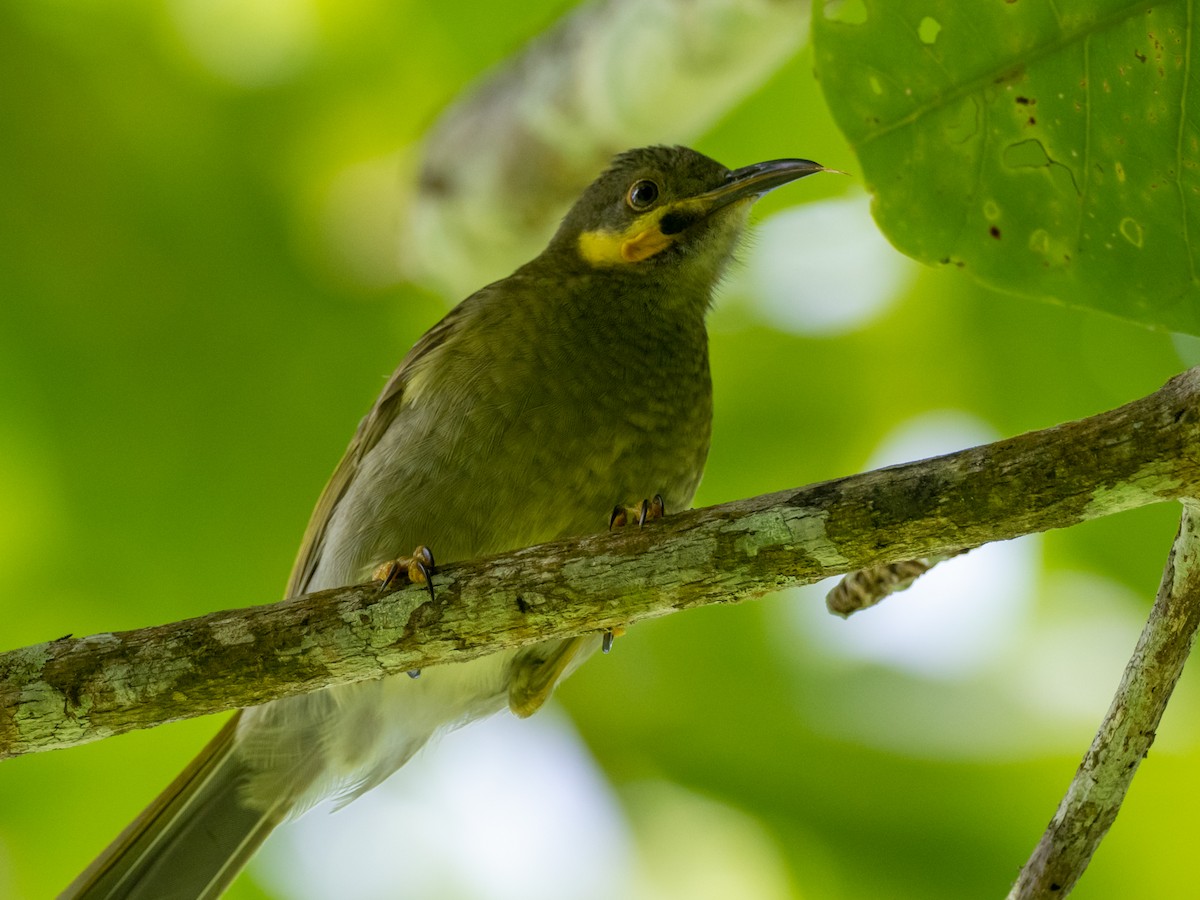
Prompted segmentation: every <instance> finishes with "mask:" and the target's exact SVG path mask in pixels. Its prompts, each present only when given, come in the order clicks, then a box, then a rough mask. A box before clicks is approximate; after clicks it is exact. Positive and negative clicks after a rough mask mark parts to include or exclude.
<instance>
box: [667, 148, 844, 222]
mask: <svg viewBox="0 0 1200 900" xmlns="http://www.w3.org/2000/svg"><path fill="white" fill-rule="evenodd" d="M836 171H837V170H836V169H826V168H825V167H824V166H823V165H821V164H820V163H815V162H813V161H812V160H811V159H773V160H771V161H770V162H761V163H755V164H754V165H752V166H745V167H743V168H741V169H734V170H733V171H732V172H730V173H729V174H728V175H726V176H725V183H724V184H723V185H721V186H720V187H718V188H713V189H712V190H711V191H705V192H704V193H703V194H697V195H696V196H694V197H686V198H684V199H682V200H677V201H676V202H675V203H673V204H671V206H670V207H669V208H668V211H667V212H666V214H665V215H663V217H662V218H661V219H660V221H659V228H660V229H661V230H662V233H663V234H668V235H669V234H678V233H679V232H681V231H683V230H684V229H685V228H688V227H689V226H691V225H693V224H695V223H696V222H698V221H700V220H701V219H703V218H704V217H705V216H708V215H711V214H712V213H714V212H716V211H717V210H719V209H722V208H724V207H726V206H729V205H730V204H731V203H736V202H737V201H739V200H755V199H757V198H759V197H761V196H762V195H763V194H765V193H767V191H771V190H774V189H775V188H777V187H779V186H780V185H783V184H787V183H788V182H789V181H795V180H796V179H797V178H803V177H804V176H805V175H812V174H813V173H814V172H836Z"/></svg>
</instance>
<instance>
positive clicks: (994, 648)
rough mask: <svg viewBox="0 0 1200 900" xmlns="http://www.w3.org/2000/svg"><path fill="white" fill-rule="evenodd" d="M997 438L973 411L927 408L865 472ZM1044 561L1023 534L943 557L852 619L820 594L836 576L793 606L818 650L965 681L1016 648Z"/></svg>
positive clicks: (796, 622)
mask: <svg viewBox="0 0 1200 900" xmlns="http://www.w3.org/2000/svg"><path fill="white" fill-rule="evenodd" d="M996 437H997V436H996V434H995V432H994V430H993V429H992V428H991V427H990V426H988V425H987V424H986V423H984V422H983V421H981V420H980V419H978V418H976V417H974V416H972V415H970V414H968V413H965V412H959V411H955V410H944V411H935V412H929V413H925V414H923V415H921V416H918V417H917V418H915V419H911V420H910V421H908V422H906V423H904V424H903V425H901V426H900V428H898V429H897V430H896V431H895V432H893V433H892V434H891V435H890V436H888V437H887V438H886V439H885V440H884V441H883V442H882V443H881V444H880V446H879V448H878V449H877V450H876V451H875V453H874V454H873V455H872V457H871V459H870V460H869V461H868V463H867V465H866V468H868V469H876V468H879V467H881V466H886V465H892V464H894V463H899V462H907V461H911V460H918V459H925V458H927V457H930V456H936V455H937V454H939V453H947V452H951V451H954V450H961V449H963V448H966V447H973V446H976V445H979V444H984V443H987V442H989V441H993V440H995V439H996ZM1038 565H1039V548H1038V539H1037V538H1021V539H1019V540H1015V541H1005V542H1003V543H996V544H988V545H986V546H984V547H980V548H978V549H976V550H972V551H971V552H970V553H967V554H965V555H963V556H959V557H955V558H954V559H951V560H948V561H946V562H944V563H941V564H940V565H938V566H937V567H936V568H934V569H933V570H932V571H930V572H929V573H928V574H927V575H924V576H922V577H921V578H919V579H917V581H916V583H915V584H914V585H913V586H912V587H911V588H909V589H908V590H906V591H904V592H902V593H900V594H896V595H895V596H893V597H891V598H889V599H888V600H886V601H885V602H884V603H881V604H880V605H879V606H877V607H873V608H871V609H868V610H865V611H863V612H860V613H857V614H856V615H854V616H852V617H851V618H850V619H849V620H848V621H843V620H841V619H839V618H837V617H835V616H831V615H829V613H828V612H826V610H825V604H824V600H823V598H824V595H825V593H826V592H827V591H828V590H829V589H830V588H832V587H833V585H834V584H835V583H836V582H835V581H834V580H829V581H826V582H822V583H820V584H818V585H813V586H812V587H811V588H809V589H807V591H806V592H805V594H806V595H805V597H804V598H803V599H798V601H797V602H796V603H793V604H789V609H791V610H792V614H793V616H794V626H795V627H796V628H798V629H800V630H801V631H802V632H803V634H804V635H805V636H806V638H807V639H808V640H810V641H811V642H812V643H813V644H814V645H815V646H816V647H818V648H820V650H821V652H824V653H828V654H832V655H835V656H840V657H844V658H848V659H854V660H860V661H869V662H875V663H880V664H883V665H888V666H892V667H895V668H898V669H903V670H906V671H908V672H912V673H914V674H918V675H921V676H924V677H930V678H959V677H962V676H964V675H966V674H969V673H971V672H975V671H978V670H980V669H982V668H985V667H987V666H989V665H991V664H992V663H993V662H994V661H995V660H996V659H997V658H999V657H1000V656H1001V655H1002V654H1004V653H1006V652H1007V651H1008V650H1009V649H1010V648H1011V646H1012V644H1013V642H1014V641H1015V640H1016V639H1017V637H1018V635H1019V634H1020V632H1021V630H1022V627H1023V625H1024V623H1025V622H1026V620H1027V619H1028V617H1029V613H1030V608H1031V598H1032V596H1033V594H1034V590H1035V587H1036V575H1037V570H1038ZM809 592H812V593H816V594H818V595H819V597H820V598H821V599H816V598H814V597H813V596H812V593H809Z"/></svg>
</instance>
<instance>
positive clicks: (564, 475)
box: [65, 147, 821, 900]
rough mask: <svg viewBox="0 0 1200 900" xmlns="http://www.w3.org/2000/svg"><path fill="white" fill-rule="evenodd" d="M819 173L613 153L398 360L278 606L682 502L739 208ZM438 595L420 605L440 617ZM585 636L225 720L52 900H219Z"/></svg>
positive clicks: (530, 705)
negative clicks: (331, 803) (520, 253)
mask: <svg viewBox="0 0 1200 900" xmlns="http://www.w3.org/2000/svg"><path fill="white" fill-rule="evenodd" d="M820 170H821V167H820V166H818V165H817V164H816V163H812V162H809V161H807V160H777V161H775V162H772V163H763V164H760V165H757V166H749V167H747V168H745V169H739V170H736V171H733V172H731V171H730V170H728V169H726V168H725V167H724V166H722V165H720V164H719V163H717V162H714V161H713V160H711V159H709V158H707V157H705V156H702V155H701V154H699V153H696V152H695V151H692V150H688V149H687V148H683V147H674V148H666V147H650V148H645V149H641V150H633V151H629V152H627V153H624V154H622V155H620V156H618V157H617V158H616V159H615V160H614V162H613V163H612V166H611V167H610V168H609V169H608V170H607V171H606V172H605V173H604V174H602V175H601V176H600V177H599V178H598V179H597V180H596V181H595V182H594V183H593V184H592V185H591V186H590V187H588V188H587V189H586V191H584V193H583V195H582V197H580V199H579V200H578V202H577V203H576V204H575V206H574V207H573V208H572V209H571V210H570V212H568V213H567V215H566V217H565V218H564V220H563V223H562V226H561V227H560V228H559V230H558V232H557V233H556V234H555V236H554V237H553V239H552V240H551V241H550V243H549V245H548V246H547V248H546V250H545V251H544V252H543V253H542V254H541V255H540V256H538V257H537V258H536V259H534V260H532V261H531V262H529V263H527V264H526V265H524V266H522V267H521V268H520V269H518V270H517V271H516V272H514V273H513V274H512V275H511V276H509V277H508V278H505V279H503V280H502V281H498V282H495V283H494V284H491V285H489V286H487V287H485V288H483V289H482V290H480V291H478V292H477V293H475V294H473V295H472V296H470V297H468V298H467V299H466V300H464V301H463V302H462V303H460V304H459V305H458V306H457V307H455V308H454V309H453V310H452V311H451V312H450V313H449V314H448V315H447V316H446V317H445V318H444V319H443V320H442V321H441V322H439V323H438V324H437V325H435V326H434V327H433V328H432V329H430V330H429V332H427V333H426V334H425V336H424V337H422V338H421V340H420V341H418V343H417V344H416V346H414V347H413V348H412V350H410V351H409V353H408V355H407V356H406V357H405V358H404V360H403V361H402V362H401V364H400V367H399V368H398V369H397V371H396V373H395V374H394V375H393V376H392V378H391V380H390V381H389V382H388V384H387V386H386V387H385V388H384V391H383V393H382V395H381V396H380V397H379V399H378V400H377V401H376V403H375V405H374V407H373V408H372V409H371V411H370V413H368V415H367V417H366V418H365V419H364V420H363V422H362V424H361V425H360V426H359V429H358V432H357V433H356V434H355V436H354V439H353V441H352V442H351V444H350V447H349V449H348V450H347V451H346V455H345V457H344V458H343V459H342V461H341V463H340V464H339V465H338V467H337V469H336V470H335V472H334V474H333V477H332V478H331V479H330V482H329V485H328V486H327V487H326V489H325V492H324V493H323V494H322V496H321V499H320V500H319V502H318V504H317V508H316V510H315V512H314V513H313V517H312V520H311V522H310V524H309V527H308V531H307V532H306V533H305V536H304V541H303V543H302V545H301V548H300V553H299V556H298V558H297V560H296V565H295V568H294V570H293V573H292V577H291V580H290V582H289V584H288V589H287V594H288V596H294V595H297V594H302V593H306V592H309V591H314V590H319V589H322V588H329V587H335V586H338V585H343V584H349V583H353V582H358V581H362V580H363V579H365V578H367V577H369V576H370V574H371V573H372V572H373V571H374V570H375V569H376V568H377V567H378V566H380V565H381V564H383V563H386V562H387V561H388V560H391V559H395V558H397V557H400V556H402V555H404V554H407V553H409V552H411V551H412V549H413V548H414V547H416V546H417V545H425V546H428V547H429V548H431V549H432V550H433V551H434V553H435V554H436V556H437V559H438V560H440V561H443V562H448V561H453V560H462V559H470V558H474V557H478V556H482V555H486V554H491V553H498V552H501V551H504V550H510V549H514V548H517V547H522V546H527V545H530V544H535V543H539V542H542V541H548V540H552V539H554V538H559V537H563V536H567V535H577V534H584V533H588V532H595V531H599V530H602V529H603V528H604V527H605V525H606V524H607V522H608V515H609V513H610V511H611V510H612V509H613V507H614V505H623V506H632V505H635V504H638V503H640V502H641V501H642V500H643V499H645V498H650V497H654V496H655V495H656V494H661V495H662V497H663V499H664V501H665V506H666V509H667V510H668V511H670V510H679V509H683V508H685V507H687V506H688V505H689V504H690V502H691V499H692V495H693V493H694V492H695V490H696V486H697V484H698V483H699V481H700V475H701V471H702V469H703V466H704V459H705V456H706V454H707V452H708V445H709V435H710V430H711V418H712V392H711V386H710V381H709V371H708V339H707V335H706V332H705V325H704V317H705V313H706V312H707V310H708V308H709V305H710V303H711V300H712V291H713V288H714V286H715V285H716V283H717V281H718V280H719V278H720V276H721V272H722V270H723V269H724V267H725V265H726V263H727V262H728V261H729V258H730V256H731V254H732V252H733V249H734V247H735V244H736V242H737V238H738V235H739V233H740V231H741V229H742V226H743V225H744V223H745V219H746V215H747V212H748V209H749V206H750V204H751V203H752V202H753V200H754V199H756V198H757V197H758V196H760V195H761V194H763V193H765V192H766V191H767V190H770V189H771V188H773V187H776V186H778V185H780V184H783V183H785V182H787V181H791V180H794V179H796V178H800V177H802V176H804V175H808V174H811V173H812V172H816V171H820ZM434 602H436V599H435V601H434ZM598 644H599V638H598V637H587V638H580V639H575V640H571V641H560V642H551V643H548V644H542V645H537V646H535V647H532V648H528V649H526V650H522V651H520V652H504V653H498V654H495V655H492V656H488V657H485V658H483V659H479V660H476V661H473V662H470V663H465V664H459V665H452V666H440V667H435V668H431V669H429V670H427V671H425V672H424V673H421V675H420V677H419V678H409V677H405V676H396V677H391V678H385V679H381V680H379V681H374V682H368V683H363V684H355V685H347V686H343V687H338V688H332V689H329V690H325V691H318V692H316V693H313V694H309V695H306V696H301V697H293V698H289V699H285V700H279V701H275V702H273V703H269V704H266V705H265V706H261V707H256V708H253V709H248V710H243V711H242V712H241V713H240V714H239V715H238V716H236V717H235V718H234V720H233V721H232V722H231V723H230V724H229V725H228V726H226V728H224V729H223V730H222V731H221V733H220V734H219V735H218V736H217V738H216V739H214V741H213V742H212V743H211V744H210V745H209V746H208V748H206V750H205V751H204V753H202V754H201V756H200V757H199V758H198V759H197V760H196V761H195V762H194V763H193V764H192V766H191V767H189V769H188V770H187V771H185V772H184V773H183V774H182V775H181V776H180V778H179V779H177V780H176V782H175V783H174V784H172V785H171V787H170V788H168V789H167V791H165V792H164V793H163V794H162V795H161V796H160V797H159V798H158V799H157V800H156V801H155V802H154V803H153V804H152V805H151V806H150V807H149V808H148V809H147V810H146V811H145V812H144V813H143V814H142V815H141V816H140V817H139V818H138V819H137V820H136V821H135V822H134V823H133V824H132V825H131V826H130V827H129V828H128V829H126V831H125V832H124V833H123V834H122V835H121V836H120V837H119V838H118V839H117V840H116V841H115V842H114V843H113V845H111V846H110V847H109V848H108V849H107V850H106V851H105V852H104V854H102V855H101V857H100V858H98V859H97V860H96V862H95V863H93V864H92V866H91V867H90V868H89V869H88V871H87V872H85V873H83V875H81V876H80V877H79V878H78V879H77V880H76V882H75V883H74V884H73V885H72V886H71V887H70V888H69V889H68V891H67V894H66V895H65V896H70V897H89V898H93V897H106V898H118V897H120V898H156V900H163V898H173V897H174V898H181V900H183V898H187V900H190V898H198V897H216V896H218V895H219V894H220V893H221V891H222V890H223V889H224V888H225V887H226V886H227V885H228V884H229V882H230V881H231V880H232V879H233V877H234V876H235V875H236V874H237V872H238V870H239V869H240V868H241V866H242V865H244V864H245V862H246V860H247V859H248V858H249V857H250V856H251V855H252V854H253V852H254V850H255V848H256V847H257V846H258V845H259V844H260V843H261V842H262V840H263V839H264V838H265V837H266V835H267V834H268V833H269V832H270V831H271V829H272V828H273V827H274V826H275V825H276V824H278V823H279V822H280V821H282V820H283V819H284V818H286V817H287V816H289V815H296V814H298V813H299V812H302V811H303V810H305V809H307V808H308V807H309V806H311V805H312V804H314V803H316V802H317V801H319V800H321V799H323V798H325V797H329V796H335V797H341V798H343V799H345V800H349V799H351V798H353V797H355V796H357V795H358V794H360V793H361V792H362V791H365V790H367V789H369V788H371V787H373V786H375V785H376V784H378V783H379V782H381V781H382V780H383V779H385V778H387V776H388V775H390V774H391V773H392V772H394V771H395V770H396V769H397V768H399V767H400V766H401V765H403V764H404V762H405V761H407V760H408V758H409V757H410V756H411V755H412V754H413V753H414V752H416V750H418V749H419V748H420V747H421V745H422V744H424V743H425V741H426V740H428V738H429V737H430V736H431V735H432V734H434V733H435V732H436V731H438V730H439V729H442V728H446V727H452V726H455V725H458V724H461V723H462V722H465V721H468V720H470V719H474V718H479V717H481V716H485V715H489V714H491V713H493V712H496V711H498V710H500V709H503V708H504V707H505V706H511V707H512V709H513V710H514V711H516V712H518V713H519V714H522V715H527V714H529V713H531V712H533V711H534V710H536V709H537V708H538V706H540V705H541V703H542V702H544V701H545V699H546V698H547V697H548V696H549V694H550V692H551V690H552V689H553V687H554V684H555V683H556V681H558V680H559V679H560V678H561V677H562V676H563V675H565V674H566V673H568V672H569V671H570V669H571V668H573V667H574V666H575V665H577V664H578V663H579V662H580V661H582V659H584V658H585V657H586V656H587V655H588V654H589V653H590V652H592V651H593V650H594V649H595V647H596V646H598Z"/></svg>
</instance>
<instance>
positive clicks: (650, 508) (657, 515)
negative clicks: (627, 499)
mask: <svg viewBox="0 0 1200 900" xmlns="http://www.w3.org/2000/svg"><path fill="white" fill-rule="evenodd" d="M666 514H667V504H666V501H665V500H663V496H662V494H655V495H654V498H653V499H652V500H643V501H642V502H641V503H639V504H638V505H637V506H614V507H613V511H612V515H610V516H609V517H608V530H609V531H612V530H613V529H614V528H624V527H625V526H626V525H628V524H629V523H630V522H637V523H638V528H641V527H642V526H643V525H645V524H646V523H647V522H652V521H654V520H655V519H661V518H662V517H663V516H665V515H666ZM624 633H625V629H624V628H610V629H609V630H608V631H606V632H604V643H602V644H601V645H600V650H601V652H602V653H607V652H608V651H609V650H611V649H612V645H613V641H614V640H615V639H616V638H619V637H620V636H621V635H623V634H624Z"/></svg>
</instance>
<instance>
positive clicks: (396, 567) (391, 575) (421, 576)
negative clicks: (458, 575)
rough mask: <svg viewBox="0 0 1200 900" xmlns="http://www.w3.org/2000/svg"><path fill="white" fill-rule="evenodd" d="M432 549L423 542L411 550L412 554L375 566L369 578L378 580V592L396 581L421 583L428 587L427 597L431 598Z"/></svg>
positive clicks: (382, 591)
mask: <svg viewBox="0 0 1200 900" xmlns="http://www.w3.org/2000/svg"><path fill="white" fill-rule="evenodd" d="M434 571H435V566H434V562H433V551H432V550H430V549H429V548H428V547H426V546H425V545H424V544H421V545H420V546H418V547H417V548H416V549H415V550H413V552H412V556H401V557H400V558H398V559H393V560H389V561H388V562H385V563H384V564H383V565H381V566H379V567H377V568H376V569H375V571H374V572H373V573H371V578H372V579H373V580H375V581H378V582H379V593H381V594H382V593H384V592H385V591H387V590H389V589H391V588H392V587H393V586H394V585H395V584H397V583H398V582H405V583H408V584H423V585H426V586H427V587H428V588H429V599H430V600H433V599H435V598H434V594H433V573H434Z"/></svg>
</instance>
